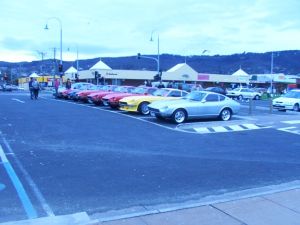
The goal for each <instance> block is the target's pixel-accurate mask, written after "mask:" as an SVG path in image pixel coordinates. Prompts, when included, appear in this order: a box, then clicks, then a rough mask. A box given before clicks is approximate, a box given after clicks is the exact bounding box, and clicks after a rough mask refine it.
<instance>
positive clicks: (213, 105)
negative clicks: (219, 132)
mask: <svg viewBox="0 0 300 225" xmlns="http://www.w3.org/2000/svg"><path fill="white" fill-rule="evenodd" d="M218 114H219V95H218V94H214V93H211V94H208V95H207V96H206V97H205V99H204V101H202V102H201V106H200V107H199V116H201V117H212V116H216V115H218Z"/></svg>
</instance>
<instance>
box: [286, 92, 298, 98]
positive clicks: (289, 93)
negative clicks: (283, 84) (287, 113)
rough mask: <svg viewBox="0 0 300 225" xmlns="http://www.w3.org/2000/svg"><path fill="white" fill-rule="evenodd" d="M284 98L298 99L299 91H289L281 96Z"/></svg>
mask: <svg viewBox="0 0 300 225" xmlns="http://www.w3.org/2000/svg"><path fill="white" fill-rule="evenodd" d="M283 97H286V98H300V91H290V92H288V93H286V94H284V95H283Z"/></svg>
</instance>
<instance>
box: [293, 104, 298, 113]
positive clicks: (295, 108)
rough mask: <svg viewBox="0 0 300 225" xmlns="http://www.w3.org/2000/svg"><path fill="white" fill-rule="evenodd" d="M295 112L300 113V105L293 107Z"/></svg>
mask: <svg viewBox="0 0 300 225" xmlns="http://www.w3.org/2000/svg"><path fill="white" fill-rule="evenodd" d="M293 110H294V111H296V112H298V111H299V104H298V103H296V104H295V105H294V106H293Z"/></svg>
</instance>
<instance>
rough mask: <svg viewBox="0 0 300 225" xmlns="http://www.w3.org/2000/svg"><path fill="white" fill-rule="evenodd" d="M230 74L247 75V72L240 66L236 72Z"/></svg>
mask: <svg viewBox="0 0 300 225" xmlns="http://www.w3.org/2000/svg"><path fill="white" fill-rule="evenodd" d="M232 76H249V74H248V73H246V72H245V71H244V70H242V69H241V68H240V69H238V70H237V71H236V72H234V73H233V74H232Z"/></svg>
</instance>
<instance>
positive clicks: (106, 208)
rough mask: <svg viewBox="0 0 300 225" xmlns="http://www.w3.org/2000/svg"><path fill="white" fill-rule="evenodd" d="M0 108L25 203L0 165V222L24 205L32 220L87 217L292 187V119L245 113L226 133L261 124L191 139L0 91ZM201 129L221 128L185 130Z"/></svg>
mask: <svg viewBox="0 0 300 225" xmlns="http://www.w3.org/2000/svg"><path fill="white" fill-rule="evenodd" d="M261 107H264V106H261ZM0 108H1V111H0V121H1V122H0V131H1V133H0V136H1V139H0V145H1V146H2V149H3V152H4V154H5V156H6V157H7V159H8V161H9V163H10V165H11V166H12V168H13V169H14V172H15V174H16V176H17V177H18V179H19V180H20V183H21V184H22V186H23V189H24V192H25V193H26V194H27V196H28V199H29V200H30V203H27V204H22V198H24V196H23V197H20V194H18V191H20V187H18V188H16V187H15V186H14V183H13V182H12V179H11V177H10V176H11V174H10V173H11V172H7V170H6V169H5V167H4V163H3V161H2V163H1V164H0V166H1V165H2V166H1V167H0V175H1V177H0V195H1V198H0V222H5V221H11V220H13V219H15V220H21V219H28V218H29V217H30V214H28V209H29V208H30V205H31V206H32V208H33V209H34V210H35V212H36V217H43V216H51V215H65V214H72V213H77V212H87V214H88V215H89V216H90V217H92V218H95V219H97V217H99V218H100V217H101V218H103V217H104V215H105V214H107V215H108V214H109V215H111V214H112V212H118V213H119V212H120V211H122V210H123V212H126V209H130V210H129V211H130V212H131V213H132V212H140V211H141V209H143V210H145V209H148V210H159V209H163V208H168V207H167V206H169V207H170V206H172V207H175V208H177V209H179V208H180V207H183V206H184V205H186V204H187V203H191V202H193V203H196V202H202V200H203V199H206V198H208V197H209V196H214V198H215V199H216V200H217V199H218V198H223V197H224V195H226V194H228V193H238V192H241V191H244V190H256V189H257V188H262V187H266V186H270V185H280V184H289V183H290V182H294V181H297V180H299V174H300V160H299V158H300V157H299V154H300V153H299V148H300V143H299V135H298V134H297V132H296V133H291V132H287V131H286V130H280V129H282V128H287V127H296V128H295V129H296V130H297V129H298V124H297V123H296V122H295V124H292V125H291V124H289V123H284V122H282V121H297V120H299V114H293V113H291V114H288V113H286V114H279V113H277V112H276V113H275V115H273V114H267V112H266V110H261V111H256V112H255V114H254V115H249V114H248V112H247V109H245V110H244V111H242V113H241V114H240V115H238V116H239V117H236V118H234V119H233V122H234V124H232V126H233V125H239V126H241V127H243V126H244V125H245V124H252V125H256V126H257V125H261V126H257V127H258V128H255V129H251V127H253V126H250V127H249V129H243V130H242V131H234V132H232V131H230V129H228V130H229V131H230V132H210V133H199V132H188V130H187V129H178V127H177V126H176V125H174V124H172V123H169V122H164V123H159V122H157V121H156V120H155V121H153V118H149V117H146V118H144V116H143V117H141V116H137V115H135V114H124V113H119V112H118V111H116V110H108V109H105V108H103V107H102V108H101V107H94V106H91V105H88V104H77V103H73V102H70V101H64V100H63V101H60V100H55V99H53V98H52V97H51V96H49V95H44V96H42V98H40V99H39V100H36V101H35V100H30V99H29V96H27V95H21V94H20V95H13V94H12V95H10V94H1V95H0ZM260 117H261V118H260ZM272 118H273V119H272ZM230 122H231V123H232V121H230ZM262 122H264V123H263V124H262ZM201 123H202V124H201ZM203 123H204V124H205V126H206V127H207V126H208V123H210V124H211V125H209V126H210V127H220V126H223V127H226V126H231V125H230V124H223V123H220V121H200V122H199V121H195V122H194V121H192V123H191V124H192V125H191V124H190V123H188V124H186V126H190V127H194V128H195V127H196V128H197V127H198V126H202V127H203ZM199 124H201V125H199ZM243 124H244V125H243ZM190 127H189V129H190ZM244 127H245V126H244ZM23 200H24V199H23ZM223 200H224V199H223ZM231 200H233V199H231ZM28 207H29V208H28ZM26 212H27V213H26ZM31 216H32V215H31ZM33 217H34V216H33Z"/></svg>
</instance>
